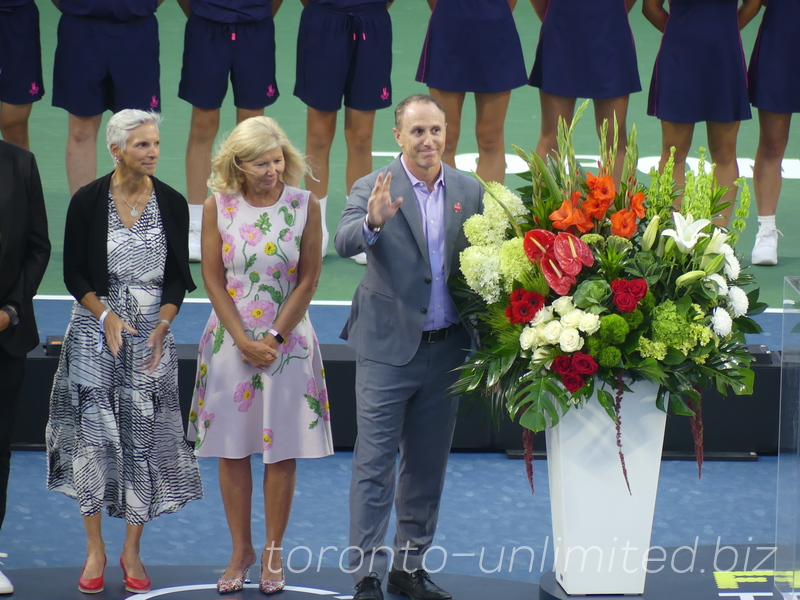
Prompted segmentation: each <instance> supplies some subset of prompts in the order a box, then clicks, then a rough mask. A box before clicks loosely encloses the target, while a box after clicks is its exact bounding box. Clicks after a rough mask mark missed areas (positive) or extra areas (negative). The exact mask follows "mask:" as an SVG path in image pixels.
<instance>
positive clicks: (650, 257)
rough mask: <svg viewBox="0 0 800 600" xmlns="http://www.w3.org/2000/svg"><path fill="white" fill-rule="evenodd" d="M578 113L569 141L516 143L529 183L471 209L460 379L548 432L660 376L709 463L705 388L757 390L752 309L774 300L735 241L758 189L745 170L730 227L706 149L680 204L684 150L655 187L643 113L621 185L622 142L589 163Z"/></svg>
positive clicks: (566, 133) (492, 192)
mask: <svg viewBox="0 0 800 600" xmlns="http://www.w3.org/2000/svg"><path fill="white" fill-rule="evenodd" d="M584 108H585V105H584V106H583V107H581V109H580V110H579V112H578V114H577V115H576V118H575V119H574V120H573V125H572V127H574V124H575V123H576V122H577V121H578V120H579V118H580V114H581V113H582V112H583V109H584ZM572 127H567V126H566V125H565V124H564V123H563V122H562V123H561V125H560V131H559V156H558V157H557V158H556V159H548V161H547V162H546V163H545V162H544V161H542V160H541V159H540V158H539V157H538V156H536V155H535V154H533V153H529V152H526V151H524V150H522V149H520V148H515V149H516V150H517V152H518V154H519V155H520V156H521V157H522V158H523V159H524V160H526V162H527V163H528V164H529V166H530V171H529V172H527V173H523V174H522V177H523V178H524V179H526V180H527V181H529V182H530V185H528V186H526V187H523V188H521V189H520V190H519V191H520V196H517V195H515V194H514V193H512V192H511V191H509V190H508V189H507V188H505V187H503V186H502V185H500V184H497V183H483V182H482V183H483V185H484V188H485V194H484V210H483V214H479V215H475V216H473V217H471V218H470V219H469V220H468V221H467V222H466V223H465V224H464V231H465V234H466V236H467V239H468V241H469V243H470V244H471V245H470V246H469V247H468V248H467V249H466V250H465V251H464V252H463V253H462V254H461V260H460V262H461V273H462V275H463V279H462V280H461V283H462V285H461V286H459V287H458V293H457V300H458V302H459V304H460V307H461V309H462V310H463V311H464V313H466V314H467V315H469V316H470V317H472V320H473V321H474V323H475V326H476V330H477V333H478V338H479V350H478V352H476V353H475V354H474V355H473V356H472V357H471V358H470V360H469V361H468V363H467V364H465V365H464V367H463V369H462V371H461V374H460V378H459V380H458V382H457V384H456V388H457V389H458V391H459V392H462V393H464V392H467V393H475V392H481V393H483V394H484V395H485V396H487V397H488V398H489V399H490V401H491V405H492V407H493V408H494V409H495V411H494V414H495V416H497V415H499V414H500V412H501V411H503V410H507V411H508V412H509V414H510V416H511V418H512V419H516V418H518V419H519V422H520V424H522V425H523V426H524V427H525V428H526V432H528V431H529V432H537V431H541V430H543V429H545V428H546V427H547V426H548V425H554V424H556V423H557V422H558V420H559V418H560V417H561V416H562V415H563V414H564V413H566V412H567V411H568V410H570V409H571V408H572V407H576V406H581V405H582V404H583V403H585V402H587V401H589V400H590V399H592V398H596V399H597V401H599V402H600V403H601V404H602V406H603V407H604V408H605V410H606V411H607V412H608V414H609V415H610V417H611V418H612V419H614V420H615V421H617V423H618V427H619V406H620V401H621V399H622V395H623V392H624V391H626V390H628V389H629V388H628V383H629V382H631V381H636V380H641V379H645V380H649V381H652V382H655V383H657V384H658V385H659V392H658V397H657V404H658V406H659V408H661V409H662V410H671V411H672V412H674V413H676V414H680V415H687V416H690V417H692V429H693V431H694V433H695V442H696V449H697V450H698V451H699V452H698V463H699V465H702V442H701V440H702V421H701V420H700V418H699V417H700V406H701V396H702V390H704V389H709V388H712V387H716V388H717V389H718V390H719V391H720V392H721V393H723V394H725V393H726V392H727V390H728V389H731V390H733V391H734V392H735V393H737V394H748V393H751V392H752V386H753V371H752V370H751V369H750V368H749V365H750V362H751V360H752V358H751V356H750V355H749V353H748V352H747V350H746V348H745V346H744V345H743V343H744V334H745V333H751V332H758V331H760V328H759V326H758V325H757V323H756V322H755V321H753V320H752V319H750V316H752V315H754V314H756V313H758V312H761V311H762V310H763V309H764V307H765V305H764V304H763V303H760V302H758V289H757V288H755V287H754V285H753V279H752V276H750V275H748V274H746V273H743V272H742V269H741V267H740V264H739V261H738V259H737V257H736V253H735V251H734V245H735V243H736V241H737V239H738V236H739V234H740V233H741V231H743V229H744V227H745V220H746V218H747V215H748V212H749V205H750V196H749V191H748V189H747V187H746V186H745V185H743V182H741V181H740V182H737V183H738V184H739V185H741V187H742V191H741V200H740V203H739V207H738V209H737V210H736V212H735V215H734V219H733V221H732V223H731V227H730V229H725V228H723V227H721V226H717V225H715V224H714V220H715V215H718V214H719V212H720V211H721V210H722V209H724V208H725V206H726V205H725V204H724V203H723V202H722V195H723V193H724V191H725V190H724V189H722V188H719V187H718V186H717V184H716V182H715V180H714V177H713V169H710V170H708V171H706V169H705V164H704V162H703V161H701V165H700V169H699V174H698V175H697V176H695V175H693V174H692V173H688V174H687V178H686V185H685V188H684V189H683V190H682V192H683V198H682V200H681V203H680V205H681V207H680V209H679V210H676V209H674V208H673V205H674V203H675V200H676V197H677V195H678V191H677V190H676V189H675V188H674V184H673V179H672V166H671V163H670V164H669V165H667V167H666V168H665V169H664V172H663V174H661V175H658V174H657V173H655V172H653V173H651V182H650V186H649V188H647V187H646V186H645V185H643V184H642V183H641V182H639V181H638V179H637V169H636V162H637V158H638V156H637V149H636V131H635V128H634V129H633V131H632V132H631V135H630V138H629V144H628V147H627V153H626V157H625V160H624V165H623V169H622V179H621V181H622V183H621V185H620V186H619V189H617V188H616V187H615V185H614V182H613V179H612V176H611V173H612V172H613V166H614V165H613V157H614V156H615V154H616V148H613V147H612V148H610V149H609V148H606V147H605V146H604V145H601V155H602V158H601V161H600V162H599V164H598V172H597V174H593V173H587V172H584V170H583V169H582V168H581V167H580V166H579V165H578V164H577V160H576V158H575V153H574V151H573V147H572ZM600 137H601V139H605V132H603V134H602V135H601V136H600ZM745 289H749V290H750V291H745ZM617 434H618V435H619V429H618V430H617ZM526 442H527V443H530V438H529V437H528V439H527V440H526ZM620 457H621V459H622V461H623V470H624V457H623V456H622V455H620ZM529 473H530V471H529Z"/></svg>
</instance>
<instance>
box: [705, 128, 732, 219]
mask: <svg viewBox="0 0 800 600" xmlns="http://www.w3.org/2000/svg"><path fill="white" fill-rule="evenodd" d="M706 130H707V132H708V152H709V153H710V154H711V160H713V161H714V164H715V165H716V168H715V169H714V175H715V176H716V178H717V181H718V182H719V184H720V185H721V186H724V187H726V188H728V191H727V192H725V195H724V196H723V197H722V199H723V200H725V201H727V202H730V203H731V204H730V206H729V207H728V208H726V209H725V210H723V211H722V215H723V217H724V219H715V220H714V224H715V225H721V226H722V227H727V225H728V222H729V221H730V219H731V215H732V214H733V209H734V206H735V204H736V192H737V189H736V185H735V184H734V183H733V182H734V181H735V180H736V179H737V178H738V177H739V165H738V163H737V162H736V137H737V136H738V135H739V121H734V122H732V123H717V122H713V121H708V122H707V123H706Z"/></svg>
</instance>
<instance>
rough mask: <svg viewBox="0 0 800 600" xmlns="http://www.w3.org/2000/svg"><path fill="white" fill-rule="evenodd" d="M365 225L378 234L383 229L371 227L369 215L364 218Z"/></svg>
mask: <svg viewBox="0 0 800 600" xmlns="http://www.w3.org/2000/svg"><path fill="white" fill-rule="evenodd" d="M364 224H365V225H366V226H367V229H369V230H370V231H371V232H372V233H378V232H379V231H380V230H381V227H375V226H374V225H370V223H369V215H367V216H365V217H364Z"/></svg>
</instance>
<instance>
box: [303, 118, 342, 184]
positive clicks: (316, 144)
mask: <svg viewBox="0 0 800 600" xmlns="http://www.w3.org/2000/svg"><path fill="white" fill-rule="evenodd" d="M336 115H337V113H336V112H327V111H322V110H317V109H316V108H311V107H310V106H309V107H308V110H307V112H306V160H307V161H308V165H309V167H311V175H312V176H313V177H310V176H308V175H306V189H307V190H308V191H310V192H311V193H312V194H314V195H315V196H316V197H317V198H325V197H327V195H328V181H329V175H328V167H329V162H330V155H331V145H332V144H333V136H334V135H336ZM348 191H349V190H348Z"/></svg>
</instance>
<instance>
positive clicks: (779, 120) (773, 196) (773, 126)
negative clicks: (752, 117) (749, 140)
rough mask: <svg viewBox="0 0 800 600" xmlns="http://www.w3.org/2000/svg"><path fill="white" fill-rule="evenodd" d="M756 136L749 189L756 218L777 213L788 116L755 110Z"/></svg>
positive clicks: (788, 123)
mask: <svg viewBox="0 0 800 600" xmlns="http://www.w3.org/2000/svg"><path fill="white" fill-rule="evenodd" d="M758 123H759V127H760V130H759V136H758V149H757V150H756V162H755V165H754V166H753V188H754V191H755V194H756V204H757V205H758V215H759V216H762V217H763V216H769V215H774V214H775V213H776V212H777V210H778V199H779V198H780V195H781V185H782V184H783V177H782V175H781V162H782V161H783V157H784V155H785V154H786V146H787V144H788V143H789V128H790V126H791V123H792V115H791V114H783V113H775V112H771V111H768V110H761V109H759V110H758Z"/></svg>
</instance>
